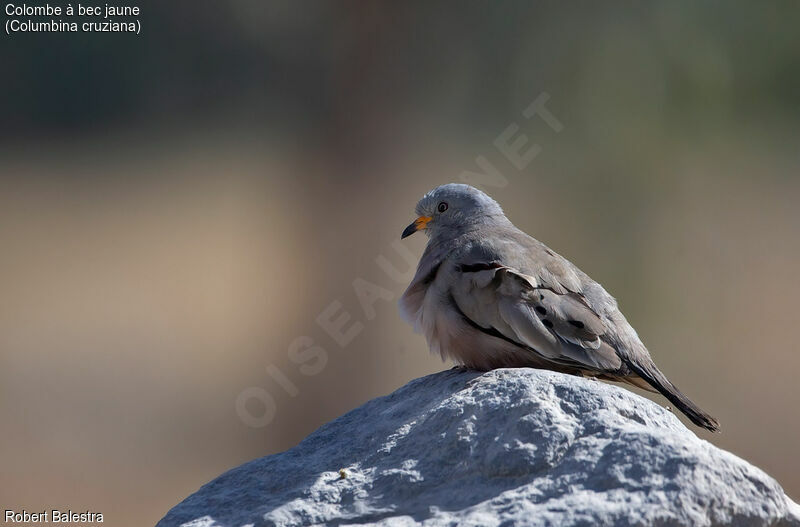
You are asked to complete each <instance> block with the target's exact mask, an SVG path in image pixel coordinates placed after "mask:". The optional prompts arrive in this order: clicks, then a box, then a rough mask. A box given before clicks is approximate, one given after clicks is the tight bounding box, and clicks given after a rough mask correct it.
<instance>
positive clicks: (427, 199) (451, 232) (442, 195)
mask: <svg viewBox="0 0 800 527" xmlns="http://www.w3.org/2000/svg"><path fill="white" fill-rule="evenodd" d="M416 212H417V216H419V217H418V218H417V219H416V220H414V223H412V224H411V225H409V226H408V227H406V230H404V231H403V235H402V237H403V238H405V237H406V236H411V235H412V234H414V233H415V232H417V231H420V230H424V231H425V234H427V235H428V237H437V236H443V235H445V236H449V237H452V236H455V235H457V234H460V233H462V232H464V231H465V230H468V229H469V228H471V227H473V226H476V225H482V224H486V223H491V222H498V221H507V220H506V219H505V215H503V209H501V208H500V205H498V204H497V202H496V201H495V200H493V199H492V198H490V197H489V196H487V195H486V194H484V193H483V192H481V191H480V190H478V189H476V188H474V187H470V186H469V185H464V184H461V183H448V184H447V185H442V186H441V187H436V188H435V189H433V190H431V191H430V192H428V193H427V194H425V195H424V196H422V199H421V200H419V203H417V208H416Z"/></svg>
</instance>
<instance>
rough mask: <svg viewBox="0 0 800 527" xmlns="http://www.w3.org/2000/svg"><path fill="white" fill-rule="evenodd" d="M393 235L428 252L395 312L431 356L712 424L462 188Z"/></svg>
mask: <svg viewBox="0 0 800 527" xmlns="http://www.w3.org/2000/svg"><path fill="white" fill-rule="evenodd" d="M416 213H417V215H418V216H419V217H418V218H417V219H416V220H415V221H414V223H412V224H411V225H409V226H408V227H407V228H406V230H405V231H403V235H402V237H403V238H405V237H407V236H410V235H411V234H413V233H415V232H417V231H419V230H424V231H425V233H426V234H427V235H428V238H429V240H428V244H427V246H426V247H425V252H424V253H423V255H422V258H421V259H420V261H419V265H418V266H417V271H416V274H415V276H414V278H413V280H412V281H411V284H410V285H409V286H408V289H406V291H405V293H403V296H402V297H401V299H400V302H399V304H400V312H401V315H402V316H403V318H404V319H405V320H407V321H408V322H409V323H410V324H412V325H413V326H414V329H415V331H417V332H421V333H424V335H425V338H426V339H427V341H428V346H429V347H430V349H431V351H432V352H438V353H440V354H441V356H442V358H443V359H447V358H451V359H453V360H455V362H456V363H458V364H461V365H463V366H466V367H468V368H473V369H477V370H491V369H494V368H508V367H533V368H544V369H548V370H555V371H559V372H563V373H570V374H576V375H581V376H587V377H596V378H598V379H603V380H611V381H621V382H627V383H630V384H632V385H634V386H638V387H639V388H644V389H646V390H649V391H658V392H660V393H661V394H662V395H663V396H664V397H666V398H667V399H668V400H669V401H670V402H671V403H672V404H674V405H675V406H676V407H677V408H678V409H679V410H680V411H681V412H683V413H684V414H686V416H687V417H688V418H689V419H690V420H691V421H692V422H693V423H695V424H696V425H698V426H701V427H703V428H706V429H708V430H711V431H717V430H719V423H718V422H717V420H716V419H715V418H714V417H712V416H711V415H709V414H707V413H706V412H704V411H703V410H701V409H700V408H699V407H698V406H697V405H695V404H694V403H693V402H692V401H691V400H689V398H688V397H686V396H685V395H683V394H682V393H681V392H680V391H679V390H678V388H676V387H675V385H674V384H672V383H671V382H670V381H669V380H668V379H667V377H666V376H665V375H664V374H663V373H661V371H660V370H659V369H658V368H657V367H656V365H655V363H654V362H653V359H652V358H651V357H650V353H649V352H648V351H647V348H646V347H645V346H644V344H642V341H641V340H640V339H639V336H638V335H637V334H636V331H635V330H634V329H633V328H632V327H631V325H630V324H629V323H628V321H627V320H625V317H624V316H623V315H622V313H621V312H620V311H619V308H618V307H617V302H616V300H614V298H613V297H612V296H611V295H610V294H608V293H607V292H606V290H605V289H603V287H602V286H601V285H600V284H598V283H597V282H595V281H594V280H592V279H591V278H589V276H587V275H586V274H585V273H584V272H582V271H581V270H580V269H578V268H577V267H576V266H574V265H573V264H572V263H570V262H569V261H568V260H567V259H566V258H564V257H562V256H560V255H558V254H556V253H555V252H554V251H552V250H551V249H550V248H548V247H547V246H546V245H545V244H543V243H542V242H540V241H538V240H536V239H534V238H532V237H530V236H528V235H527V234H525V233H524V232H522V231H521V230H519V229H518V228H516V227H515V226H514V225H513V224H512V223H511V222H510V221H509V220H508V218H506V216H505V214H504V213H503V210H502V209H501V208H500V205H498V204H497V202H496V201H494V200H493V199H492V198H490V197H489V196H487V195H486V194H484V193H483V192H481V191H480V190H478V189H476V188H473V187H471V186H469V185H463V184H457V183H451V184H448V185H443V186H440V187H437V188H435V189H433V190H431V191H430V192H428V193H427V194H425V196H423V197H422V199H421V200H420V201H419V203H417V207H416Z"/></svg>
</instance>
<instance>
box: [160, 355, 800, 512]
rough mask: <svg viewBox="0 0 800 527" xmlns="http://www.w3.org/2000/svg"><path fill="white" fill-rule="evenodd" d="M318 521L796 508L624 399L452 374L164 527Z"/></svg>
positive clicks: (569, 385)
mask: <svg viewBox="0 0 800 527" xmlns="http://www.w3.org/2000/svg"><path fill="white" fill-rule="evenodd" d="M723 424H724V423H723ZM340 471H341V472H340ZM320 524H324V525H337V526H343V525H367V524H370V525H386V526H405V525H417V524H424V525H475V526H495V525H497V526H499V525H503V526H509V525H691V526H703V525H742V526H749V525H781V526H800V507H798V505H797V504H795V503H793V502H792V501H791V500H790V499H788V498H787V497H786V495H785V494H784V492H783V490H782V489H781V487H780V485H778V483H777V482H776V481H775V480H773V479H772V478H771V477H769V476H768V475H767V474H765V473H764V472H762V471H761V470H759V469H758V468H756V467H754V466H753V465H750V464H749V463H747V462H746V461H743V460H742V459H739V458H738V457H736V456H734V455H733V454H730V453H728V452H726V451H724V450H720V449H718V448H716V447H715V446H714V445H712V444H710V443H708V442H707V441H704V440H701V439H698V438H697V437H696V436H695V435H694V433H693V432H691V431H690V430H688V429H687V428H686V427H684V425H683V424H681V422H680V421H679V420H678V419H677V418H676V417H675V416H673V415H672V414H671V413H670V412H669V411H667V410H666V409H664V408H662V407H661V406H658V405H657V404H655V403H653V402H651V401H648V400H647V399H644V398H642V397H640V396H638V395H636V394H634V393H632V392H629V391H627V390H625V389H623V388H620V387H617V386H612V385H608V384H604V383H601V382H597V381H591V380H586V379H581V378H577V377H570V376H567V375H562V374H559V373H553V372H548V371H540V370H532V369H508V370H495V371H491V372H488V373H484V374H480V373H477V372H469V371H459V370H450V371H446V372H442V373H438V374H435V375H429V376H427V377H423V378H421V379H417V380H415V381H412V382H410V383H409V384H407V385H406V386H404V387H403V388H401V389H399V390H397V391H396V392H394V393H392V394H391V395H388V396H386V397H381V398H378V399H375V400H372V401H370V402H368V403H367V404H365V405H364V406H362V407H360V408H357V409H355V410H353V411H352V412H350V413H348V414H346V415H344V416H342V417H340V418H338V419H336V420H335V421H333V422H331V423H328V424H327V425H325V426H323V427H322V428H320V429H319V430H317V431H316V432H314V433H313V434H311V435H310V436H309V437H308V438H306V439H305V440H304V441H303V442H302V443H300V444H299V445H297V446H296V447H294V448H292V449H291V450H289V451H287V452H284V453H281V454H276V455H273V456H267V457H264V458H261V459H257V460H255V461H251V462H249V463H246V464H244V465H242V466H240V467H238V468H235V469H233V470H231V471H229V472H227V473H225V474H223V475H221V476H220V477H218V478H217V479H215V480H213V481H212V482H210V483H208V484H207V485H205V486H203V487H202V488H201V489H200V490H199V491H197V492H196V493H195V494H193V495H191V496H190V497H188V498H187V499H186V500H185V501H183V502H182V503H181V504H179V505H178V506H176V507H175V508H173V509H172V510H171V511H170V512H169V513H168V514H167V515H166V517H164V518H163V519H162V520H161V521H160V522H159V523H158V526H159V527H173V526H176V527H177V526H192V527H220V526H224V527H242V526H272V525H280V526H299V525H320Z"/></svg>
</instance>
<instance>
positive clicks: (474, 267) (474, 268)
mask: <svg viewBox="0 0 800 527" xmlns="http://www.w3.org/2000/svg"><path fill="white" fill-rule="evenodd" d="M500 267H503V266H502V265H501V264H499V263H498V262H489V263H476V264H462V265H459V266H458V270H459V271H461V272H462V273H477V272H479V271H488V270H490V269H499V268H500Z"/></svg>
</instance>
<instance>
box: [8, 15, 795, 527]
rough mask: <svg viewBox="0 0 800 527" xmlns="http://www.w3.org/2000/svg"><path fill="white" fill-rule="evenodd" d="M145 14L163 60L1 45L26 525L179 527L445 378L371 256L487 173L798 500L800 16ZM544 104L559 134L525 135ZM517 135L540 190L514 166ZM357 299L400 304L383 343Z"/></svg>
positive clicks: (12, 327) (81, 39) (95, 42)
mask: <svg viewBox="0 0 800 527" xmlns="http://www.w3.org/2000/svg"><path fill="white" fill-rule="evenodd" d="M140 5H141V7H142V11H143V15H142V17H141V22H142V34H141V35H140V36H138V37H136V36H131V35H114V34H104V35H67V34H16V35H13V36H11V37H9V36H6V35H3V36H2V43H0V60H2V65H3V76H4V79H3V82H2V86H0V95H2V100H3V101H4V102H3V108H2V117H1V119H2V120H3V122H4V126H2V128H1V129H0V422H2V434H0V466H2V470H0V507H2V508H14V509H18V510H19V509H21V508H23V507H25V508H27V509H28V510H31V511H35V510H41V509H45V508H54V507H55V508H67V507H71V508H72V509H73V510H81V509H86V508H89V509H92V510H95V511H100V512H103V513H104V515H105V517H106V522H107V523H111V524H113V525H120V526H133V525H147V524H154V523H155V522H156V521H157V520H158V519H159V518H160V517H161V516H162V515H163V514H164V513H165V512H166V511H167V510H168V508H169V507H170V506H172V505H174V504H176V503H177V502H178V501H179V500H181V499H182V498H183V497H185V496H186V495H188V494H189V493H191V492H193V491H194V490H195V489H196V488H197V487H199V486H200V485H201V484H202V483H204V482H206V481H208V480H209V479H211V478H213V477H214V476H216V475H217V474H219V473H220V472H222V471H224V470H226V469H228V468H231V467H233V466H236V465H238V464H240V463H242V462H244V461H247V460H249V459H252V458H254V457H258V456H262V455H266V454H270V453H274V452H278V451H280V450H283V449H286V448H289V447H291V446H292V445H294V444H295V443H297V442H298V441H299V440H300V439H301V438H303V437H304V436H305V435H307V434H308V433H309V432H311V431H312V430H314V429H315V428H316V427H318V426H319V425H321V424H322V423H324V422H326V421H328V420H330V419H332V418H334V417H336V416H338V415H340V414H342V413H344V412H345V411H347V410H349V409H352V408H354V407H355V406H357V405H359V404H361V403H363V402H365V401H367V400H368V399H370V398H372V397H375V396H378V395H381V394H385V393H388V392H390V391H391V390H393V389H395V388H397V387H399V386H401V385H402V384H404V383H405V382H407V381H409V380H411V379H412V378H415V377H417V376H420V375H423V374H426V373H430V372H435V371H437V370H440V369H442V368H447V367H449V365H447V364H442V363H441V362H440V361H439V359H438V358H436V357H431V356H429V355H428V352H427V350H426V346H425V343H424V340H423V339H422V337H420V336H418V335H413V334H412V333H411V330H410V328H409V327H407V326H406V325H404V324H403V323H402V322H401V321H400V319H399V317H398V315H397V310H396V307H395V300H396V298H397V297H398V296H399V294H400V293H401V292H402V290H403V288H404V286H403V284H401V283H399V282H398V281H396V280H393V279H392V278H390V277H388V276H387V275H386V274H385V273H384V272H383V271H382V270H381V268H380V267H379V266H378V265H377V264H376V262H375V259H376V257H378V256H379V255H383V256H385V257H386V259H387V260H389V261H390V262H392V263H393V264H394V265H395V266H396V267H397V268H398V269H406V268H407V265H406V264H405V260H404V259H403V257H402V256H401V254H400V253H398V252H397V250H396V249H394V248H393V247H392V245H391V244H392V243H393V242H395V241H396V240H397V239H398V238H399V233H400V231H401V230H402V228H403V227H404V226H405V225H407V224H408V222H409V221H411V219H413V206H414V204H415V202H416V200H417V199H418V198H419V197H420V196H421V195H422V194H423V193H424V192H425V191H426V190H428V189H429V188H431V187H433V186H435V185H438V184H441V183H445V182H450V181H458V180H459V177H460V174H462V172H463V171H465V170H477V166H476V162H475V158H476V156H479V155H483V156H486V158H487V159H489V160H490V161H491V162H492V163H493V164H494V165H495V166H496V167H497V168H498V170H500V172H501V173H502V174H503V176H504V177H505V178H506V180H507V184H506V185H504V186H498V187H490V186H487V187H485V188H486V190H488V191H489V192H490V193H491V194H492V195H493V196H494V197H495V198H496V199H498V201H500V203H501V204H502V205H503V206H504V207H505V209H506V211H507V213H508V215H509V216H510V217H511V219H512V220H513V221H515V222H516V223H517V225H518V226H520V227H521V228H523V229H524V230H526V231H528V232H529V233H531V234H532V235H534V236H536V237H538V238H540V239H542V240H543V241H545V242H546V243H548V244H550V245H551V246H552V247H553V248H554V249H556V250H557V251H559V252H561V253H562V254H564V255H565V256H567V257H568V258H570V259H572V260H573V261H574V262H575V263H576V264H578V265H579V266H580V267H582V268H583V269H584V270H585V271H587V272H588V273H589V274H591V275H592V276H593V277H594V278H595V279H597V280H598V281H600V282H601V283H603V284H604V285H605V286H606V288H607V289H609V291H611V292H612V294H614V295H615V296H617V298H618V300H619V302H620V304H621V306H622V308H623V311H624V312H625V313H626V314H627V316H628V318H629V320H630V321H631V322H632V323H633V325H634V326H635V327H636V328H637V330H638V331H639V333H640V335H641V336H642V337H643V340H644V341H645V343H646V344H648V346H649V347H650V349H651V350H652V353H653V355H654V357H655V359H656V361H657V362H658V363H659V364H660V365H661V367H662V369H663V370H664V371H665V372H667V374H668V375H669V376H670V377H671V378H672V379H673V380H674V381H675V382H676V384H678V385H679V386H681V387H682V388H683V389H684V390H685V391H686V392H687V393H688V394H690V395H691V396H692V397H693V398H694V399H695V400H697V401H698V402H700V403H701V405H702V406H703V407H704V408H706V409H708V410H709V411H711V412H712V413H714V414H715V415H716V416H717V417H718V418H719V419H720V421H721V423H722V427H723V432H722V434H719V435H713V436H712V435H709V434H706V433H704V432H700V431H698V430H697V429H694V430H695V431H696V432H697V433H698V434H699V435H700V436H701V437H703V438H706V439H708V440H709V441H711V442H713V443H714V444H716V445H718V446H720V447H722V448H726V449H729V450H731V451H733V452H734V453H736V454H738V455H741V456H743V457H745V458H746V459H748V460H749V461H751V462H752V463H754V464H756V465H758V466H759V467H761V468H763V469H764V470H766V471H767V472H769V473H770V474H772V475H773V476H774V477H776V478H777V479H778V481H779V482H780V483H781V484H782V485H783V486H784V487H785V489H786V490H787V492H788V493H789V494H790V495H791V496H793V497H794V498H795V499H797V498H798V497H800V456H798V455H797V453H796V445H797V442H798V438H799V437H800V418H798V411H797V407H798V402H800V396H799V395H798V389H797V379H796V377H797V373H796V372H797V369H798V366H800V350H798V345H797V343H796V338H795V336H794V331H795V330H796V329H797V328H798V327H800V315H798V308H797V302H798V298H800V284H798V280H797V278H796V272H797V269H798V265H799V264H800V238H799V237H798V229H799V228H800V210H798V206H797V202H798V198H800V180H799V179H798V169H800V158H799V157H798V152H799V151H800V149H798V144H797V143H798V125H799V124H800V114H799V113H798V109H800V69H799V68H798V67H797V65H798V59H800V33H798V31H797V25H798V22H800V6H798V5H797V4H792V3H766V4H759V5H758V6H756V5H753V6H751V7H734V6H732V5H731V4H728V3H713V2H712V3H704V4H702V5H694V4H693V3H690V2H686V3H672V2H671V3H667V2H664V3H649V4H647V5H639V4H632V3H631V4H627V3H626V4H618V5H609V4H604V5H603V6H600V5H597V6H595V5H594V4H591V3H577V4H569V3H566V4H564V3H559V4H557V3H543V4H538V3H514V2H505V3H502V4H491V5H490V4H489V3H483V2H479V3H463V2H444V3H430V2H419V3H411V4H404V5H393V4H390V3H388V2H387V3H376V2H363V3H361V2H343V3H318V2H312V3H304V2H285V3H284V2H281V3H275V2H270V3H260V2H252V3H246V2H232V3H216V2H210V1H200V2H189V1H183V2H170V3H165V2H162V3H147V2H145V3H142V4H140ZM543 92H547V93H548V94H550V97H551V99H550V101H549V103H548V107H549V108H550V110H551V111H552V112H553V113H554V114H555V115H556V116H557V117H558V119H559V120H560V121H561V122H562V123H563V124H564V129H563V130H562V131H561V132H560V133H555V132H554V131H553V130H551V129H550V128H549V127H548V126H546V125H545V124H544V123H543V122H542V121H541V120H538V119H536V118H534V119H531V120H526V119H525V118H524V117H522V115H521V112H522V110H523V109H524V108H525V107H526V106H527V105H528V104H529V103H530V102H531V101H532V100H533V99H534V98H536V97H537V96H538V95H540V94H541V93H543ZM512 123H517V124H518V125H519V126H520V129H521V132H523V133H525V134H526V135H527V137H528V139H529V141H531V142H535V143H537V144H539V145H540V146H541V149H542V150H541V153H540V154H539V155H538V156H537V157H536V158H535V159H534V160H533V162H532V163H530V165H528V166H527V167H526V168H525V169H524V170H517V169H516V168H515V167H514V166H513V165H512V164H510V163H509V162H508V160H506V159H505V158H504V157H503V156H502V155H501V154H500V153H499V152H498V151H497V149H496V148H495V147H494V145H493V141H494V140H495V138H496V137H497V135H498V134H499V133H501V132H502V131H503V130H504V129H505V128H506V127H507V126H509V125H510V124H512ZM423 243H424V238H423V237H421V236H416V237H413V238H411V239H409V240H404V242H403V244H404V246H405V247H407V248H409V249H410V250H411V251H412V252H413V254H414V256H415V257H416V256H418V255H419V254H420V253H421V250H422V247H423ZM356 278H362V279H364V280H368V281H370V282H373V283H375V284H378V285H380V286H381V287H384V288H386V289H388V290H389V291H391V293H392V295H393V297H394V298H393V299H392V300H391V301H385V300H378V301H377V302H376V304H375V308H376V316H375V318H374V319H373V320H367V318H366V316H365V313H364V312H363V311H362V309H361V307H360V305H359V303H358V301H357V299H356V296H355V294H354V292H353V288H352V285H351V284H352V282H353V280H355V279H356ZM334 301H339V302H341V304H342V309H344V310H346V311H347V312H349V314H350V315H351V316H352V318H353V320H354V321H358V322H360V323H363V324H364V329H363V330H362V331H361V332H360V333H359V334H358V336H357V337H356V338H355V339H354V340H353V342H352V343H350V344H349V345H347V346H345V347H344V348H342V347H340V346H339V345H338V344H336V342H335V341H334V340H333V339H332V338H331V337H330V336H329V335H328V334H327V333H326V332H325V331H324V330H323V329H322V328H321V327H320V326H319V325H318V324H317V323H316V322H315V318H316V317H317V316H318V315H319V314H320V313H321V312H322V311H323V310H324V309H325V308H327V307H328V306H329V305H331V303H332V302H334ZM299 336H308V337H311V338H312V339H313V340H314V342H315V343H316V344H318V345H320V346H321V347H323V348H324V349H325V351H326V353H327V358H328V362H327V364H326V366H325V367H324V369H323V370H322V371H321V372H319V373H318V374H316V375H313V376H308V375H304V374H303V373H302V371H301V370H300V368H299V366H298V365H297V364H295V363H294V362H292V361H291V360H290V359H289V357H288V355H287V351H288V349H289V346H290V344H291V343H292V342H293V341H294V340H295V339H296V338H297V337H299ZM268 368H273V370H272V371H273V372H274V371H275V370H274V368H277V370H278V371H279V372H281V373H282V375H284V376H285V378H286V379H288V381H289V382H290V383H291V384H292V385H293V386H294V387H295V388H296V393H294V390H291V389H290V390H289V391H291V392H293V393H294V396H292V395H290V393H288V392H287V390H286V389H285V388H283V387H281V383H279V382H278V381H276V379H275V376H274V375H270V374H269V373H268ZM284 384H285V382H284ZM247 387H258V388H261V389H263V390H266V391H267V392H268V393H269V394H270V396H271V397H272V398H273V399H274V401H275V416H274V419H273V420H272V422H271V423H270V424H269V425H268V426H266V427H263V428H251V427H248V426H246V425H245V424H244V422H243V420H242V419H241V418H240V416H239V415H238V414H237V411H236V406H235V403H236V399H237V397H238V396H239V394H240V393H242V391H243V390H244V389H245V388H247ZM660 402H662V403H663V400H660ZM246 408H247V411H249V412H253V413H258V412H259V411H263V408H260V407H259V406H258V405H255V406H253V405H252V401H251V404H249V405H248V406H247V407H246Z"/></svg>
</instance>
